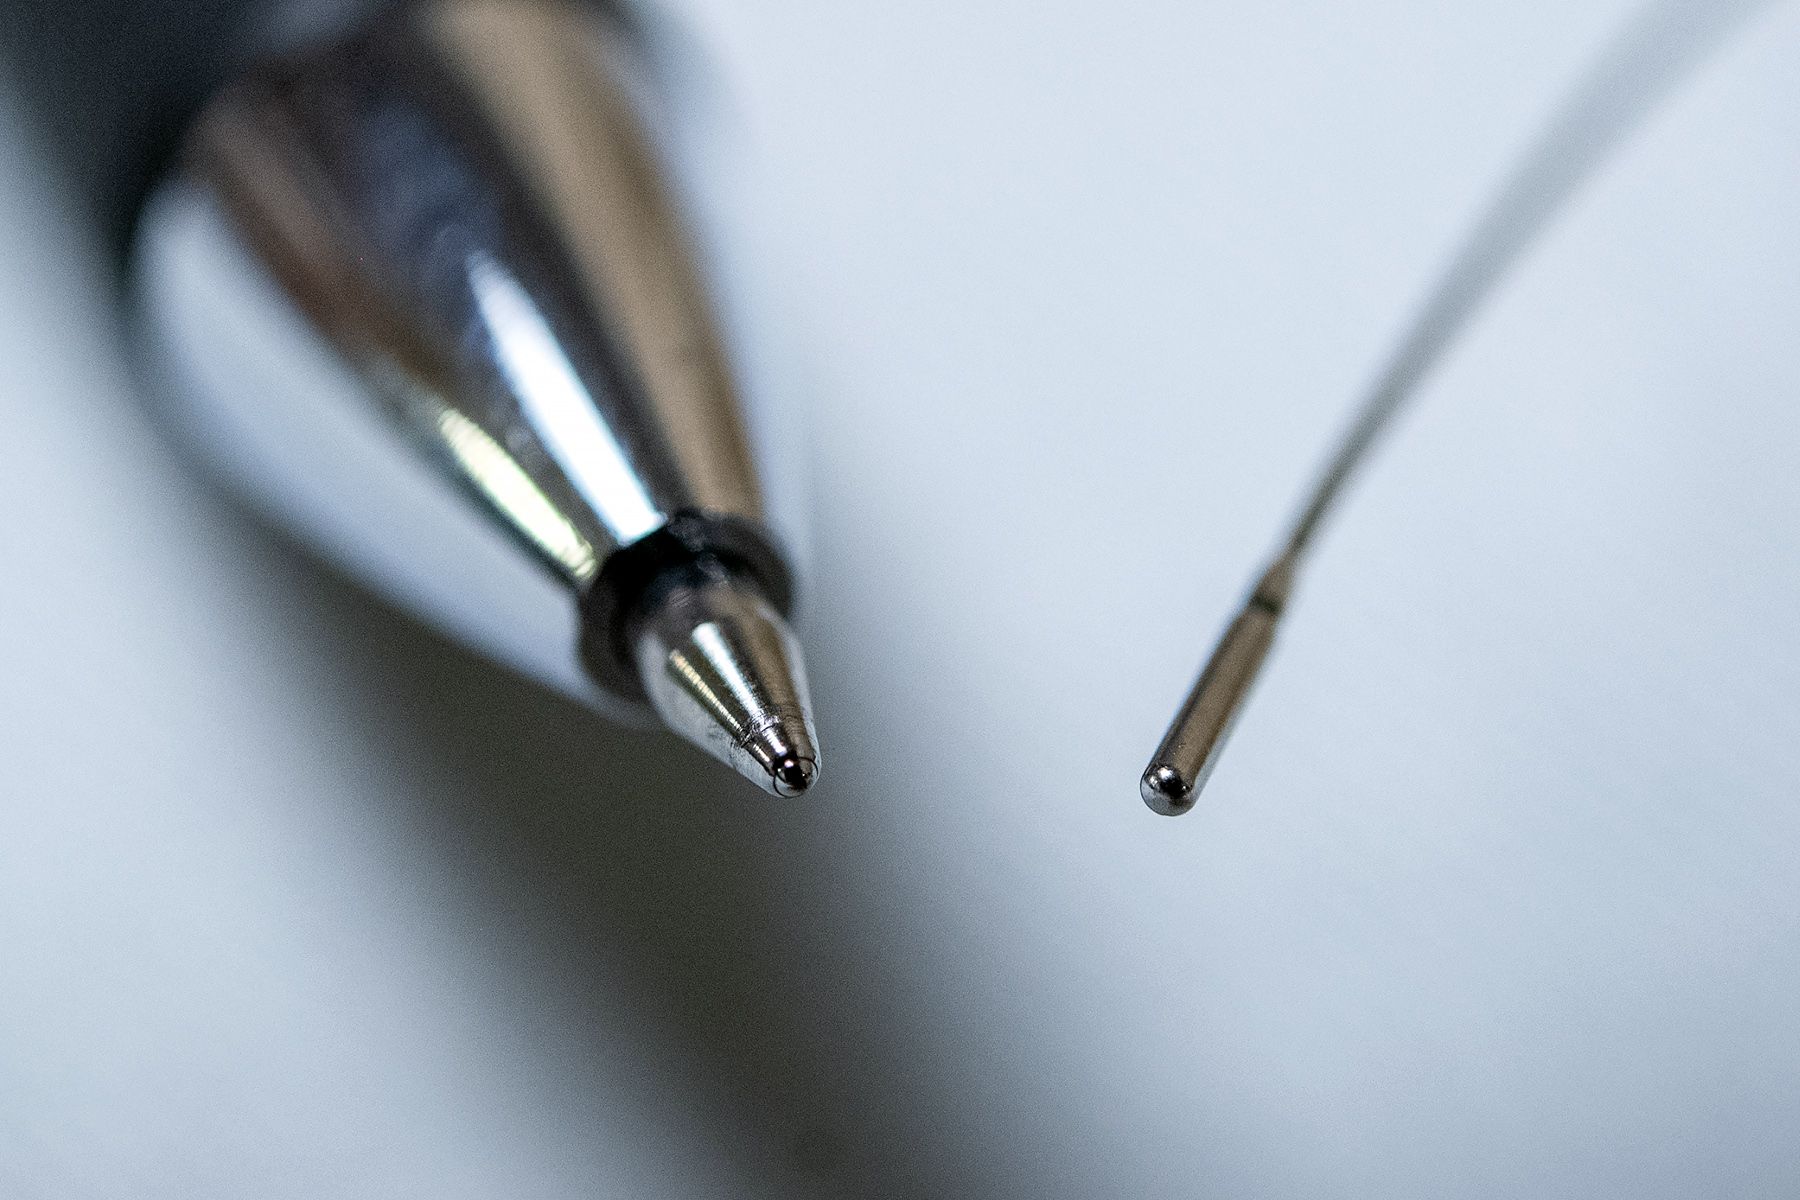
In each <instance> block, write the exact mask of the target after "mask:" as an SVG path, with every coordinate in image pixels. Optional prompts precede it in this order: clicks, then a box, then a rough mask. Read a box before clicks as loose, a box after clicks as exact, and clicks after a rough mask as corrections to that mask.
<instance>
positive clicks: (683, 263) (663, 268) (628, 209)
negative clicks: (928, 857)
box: [131, 0, 820, 796]
mask: <svg viewBox="0 0 1800 1200" xmlns="http://www.w3.org/2000/svg"><path fill="white" fill-rule="evenodd" d="M313 7H314V8H317V7H318V6H313ZM370 7H371V6H368V5H363V6H360V8H359V10H358V11H356V12H355V13H354V14H353V15H352V16H351V17H349V18H348V19H346V18H344V17H343V16H342V15H341V13H339V12H338V11H337V9H333V8H331V6H326V7H325V8H324V9H320V10H319V11H321V12H325V13H327V14H328V15H329V16H330V17H331V19H330V20H325V19H323V18H321V19H319V20H318V21H315V22H313V23H311V24H309V23H308V21H307V20H305V19H300V18H303V17H305V16H307V15H308V12H309V11H310V10H306V9H303V8H301V7H298V6H295V5H287V6H285V8H284V9H283V11H281V12H279V13H277V14H276V15H277V17H278V18H281V19H279V20H275V21H272V22H268V23H267V24H268V27H269V28H272V29H278V30H279V31H280V34H279V38H280V41H281V46H280V48H279V49H277V50H275V51H272V52H267V53H264V54H261V55H258V56H256V57H255V58H254V60H253V61H251V62H250V63H248V64H247V65H245V66H242V67H241V68H236V69H234V72H233V75H232V77H231V78H230V79H229V80H227V81H225V82H224V83H223V85H222V86H220V87H217V88H216V89H213V91H212V94H211V96H210V98H208V99H207V100H206V101H205V102H204V104H203V106H202V107H201V108H200V110H199V111H198V113H197V115H196V116H195V117H194V118H193V119H192V120H191V122H190V123H189V125H188V128H187V131H186V132H185V133H184V134H183V135H182V137H181V139H180V143H179V147H178V149H177V150H176V151H175V154H174V160H175V165H174V167H173V169H171V170H169V171H168V172H167V173H166V175H165V177H164V178H163V180H162V182H161V183H160V184H158V185H157V187H156V188H155V190H154V193H153V195H152V196H151V197H150V198H149V199H148V201H147V202H146V204H145V205H144V207H143V210H142V214H141V216H140V217H139V218H138V220H137V229H136V234H135V239H134V248H133V250H132V252H131V259H132V263H131V288H132V291H133V299H134V304H135V310H136V314H137V318H136V324H137V327H138V328H137V331H136V332H137V336H138V339H139V340H140V341H141V343H142V346H143V350H144V354H145V356H146V359H147V360H148V361H149V362H151V363H152V364H153V368H152V369H153V373H154V374H155V376H156V382H157V387H156V391H157V393H158V394H159V395H160V396H161V398H162V399H161V405H162V411H163V415H164V417H165V418H166V423H167V424H168V425H169V426H170V427H171V428H172V429H174V430H175V431H176V432H177V434H178V435H179V436H180V437H181V438H182V439H183V440H185V441H186V442H188V443H189V444H190V445H191V446H193V447H195V448H196V449H197V450H198V451H199V452H200V454H201V456H202V457H203V458H205V459H207V460H209V461H210V462H211V463H212V464H213V465H214V466H215V467H216V468H217V469H218V470H220V471H221V472H222V473H223V474H224V475H225V476H226V477H227V478H228V479H229V480H230V481H231V482H233V483H234V484H236V485H237V486H238V488H239V489H240V490H241V491H242V493H243V494H244V495H245V496H247V497H248V498H249V499H251V500H252V501H253V502H254V503H256V504H257V505H259V506H260V507H261V508H262V509H263V510H264V511H265V512H267V513H268V514H270V515H272V516H273V517H274V518H275V519H276V520H277V522H278V523H280V524H282V525H285V526H287V527H289V528H290V529H293V530H295V531H297V532H298V533H299V534H300V535H301V536H302V537H303V538H304V539H305V540H306V541H308V542H309V543H311V544H312V545H313V546H315V547H316V548H318V549H320V550H321V551H323V552H324V553H325V554H326V555H327V556H328V557H330V558H332V559H334V560H336V561H337V562H338V563H340V564H342V565H343V566H345V567H346V568H347V569H348V570H349V571H350V572H351V573H352V574H354V575H355V576H357V577H359V578H361V579H362V580H364V581H365V582H367V583H369V584H370V585H372V586H373V587H374V588H375V589H376V590H378V591H379V592H381V593H383V594H385V595H387V596H389V597H391V598H393V599H395V600H397V601H398V602H399V603H401V604H402V605H403V606H405V607H407V608H409V609H411V610H412V611H414V612H415V613H417V614H419V615H421V616H422V617H424V618H425V619H426V620H427V621H429V622H431V623H433V624H434V625H436V626H438V627H440V628H442V629H444V630H445V631H447V632H449V633H450V634H451V635H453V636H454V637H457V638H459V639H461V640H463V641H464V642H466V643H468V644H470V645H472V646H474V647H476V648H477V649H479V650H481V651H483V652H485V653H487V654H488V655H490V656H492V657H494V658H495V659H498V660H500V661H502V662H504V663H507V664H508V665H510V666H512V667H514V668H517V669H518V670H521V671H523V672H525V673H527V674H529V675H531V676H533V677H535V678H537V679H539V680H541V681H543V682H545V683H547V684H548V685H550V686H552V687H554V688H557V689H559V690H561V691H563V692H565V693H567V694H569V695H571V696H573V697H575V698H577V699H579V700H581V701H582V702H584V703H587V704H589V705H591V706H592V707H594V708H595V709H597V710H599V711H600V712H602V713H603V714H605V715H607V716H609V717H612V718H614V719H617V720H620V721H627V722H630V721H634V720H651V721H654V720H660V722H661V723H662V724H663V725H665V726H666V727H667V728H669V729H671V730H673V731H674V732H675V733H677V734H679V735H680V736H682V737H683V738H686V739H687V740H689V741H690V742H693V743H694V744H696V745H697V746H699V747H701V748H702V749H704V750H705V751H707V752H708V753H710V754H712V755H713V756H714V757H716V758H718V759H720V760H721V761H723V762H726V763H728V764H729V765H730V766H732V767H733V768H734V769H735V770H737V771H738V772H739V773H741V774H742V775H744V776H745V777H747V778H749V779H751V780H753V781H754V782H756V783H757V784H758V785H760V786H761V787H763V788H764V789H765V790H767V791H769V792H771V793H774V794H777V795H783V796H791V795H796V794H798V793H800V792H803V791H805V790H806V789H807V788H808V787H810V786H811V785H812V783H813V782H814V780H815V779H816V777H817V774H818V770H819V761H820V760H819V750H818V741H817V737H816V735H815V733H814V729H813V723H812V717H811V713H810V709H809V701H808V697H807V688H806V680H805V676H804V671H803V666H802V662H801V656H800V653H799V650H798V647H797V645H796V643H795V639H794V637H793V636H792V634H791V633H790V631H789V628H788V624H787V615H788V611H789V608H790V604H791V599H792V591H793V585H792V577H791V571H790V567H789V565H788V561H787V559H786V557H785V553H784V551H783V548H782V546H781V543H780V541H779V540H778V538H777V535H776V533H775V532H774V530H773V529H772V523H771V521H770V520H769V519H768V517H767V513H766V505H765V501H764V495H763V489H762V486H761V483H760V481H759V478H758V474H757V470H756V464H755V461H754V458H755V456H754V455H753V453H752V449H751V447H752V437H751V431H750V430H748V429H747V428H746V426H745V423H744V420H743V418H742V414H741V412H740V405H739V402H738V399H737V391H736V387H735V385H734V382H733V378H732V374H731V370H730V367H729V364H728V363H727V361H726V354H725V351H724V349H723V340H722V338H721V337H720V336H719V334H718V333H717V332H716V330H715V327H714V318H713V316H712V314H711V313H710V312H709V308H708V303H707V297H706V294H705V288H704V287H703V284H702V280H701V275H700V273H699V271H698V270H697V269H696V267H695V265H694V263H693V262H692V261H691V258H690V252H689V250H688V248H687V247H688V243H687V240H686V237H685V235H684V232H683V229H682V226H681V222H680V220H679V219H678V214H677V212H676V206H675V204H674V203H673V201H672V199H671V196H670V190H671V189H670V188H669V186H668V184H667V183H666V180H665V175H664V172H663V170H662V169H661V167H660V165H659V161H658V157H657V154H656V151H655V149H654V147H653V146H652V144H651V141H650V139H649V138H647V137H646V135H645V134H644V132H643V125H642V124H641V122H640V118H639V113H638V111H637V110H638V104H639V102H638V99H637V96H636V93H634V92H633V90H632V88H631V83H632V81H633V77H632V75H631V71H632V69H633V67H632V63H631V61H630V53H631V46H630V43H629V40H628V39H626V38H624V37H622V36H621V35H620V33H619V32H618V30H617V29H616V28H615V27H614V26H613V25H612V24H610V23H609V22H608V20H606V19H605V14H604V13H601V12H600V11H598V10H596V9H595V8H594V7H593V6H591V5H587V4H583V3H579V2H578V0H426V2H423V3H412V4H401V5H385V6H374V11H372V12H364V11H361V10H362V9H369V8H370ZM337 8H338V9H341V8H342V6H337ZM284 21H285V24H284V23H283V22H284Z"/></svg>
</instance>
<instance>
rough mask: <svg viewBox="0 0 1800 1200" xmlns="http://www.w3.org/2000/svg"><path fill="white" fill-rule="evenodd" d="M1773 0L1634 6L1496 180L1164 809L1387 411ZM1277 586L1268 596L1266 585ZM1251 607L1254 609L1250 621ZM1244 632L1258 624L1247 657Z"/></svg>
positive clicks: (1286, 560)
mask: <svg viewBox="0 0 1800 1200" xmlns="http://www.w3.org/2000/svg"><path fill="white" fill-rule="evenodd" d="M1771 2H1772V0H1662V2H1660V3H1653V4H1650V5H1648V6H1647V7H1645V8H1644V9H1642V10H1640V11H1639V13H1638V14H1637V16H1636V17H1635V18H1634V19H1633V20H1632V21H1631V22H1630V23H1629V24H1628V25H1627V26H1626V27H1625V28H1624V29H1623V30H1622V31H1621V32H1620V34H1619V35H1618V36H1617V37H1615V38H1614V40H1613V41H1612V43H1611V44H1610V45H1609V46H1608V47H1607V49H1606V50H1605V51H1604V52H1602V54H1601V55H1600V57H1599V59H1598V60H1597V61H1596V62H1595V64H1594V66H1593V67H1592V68H1591V69H1590V70H1589V71H1588V73H1587V74H1586V75H1585V76H1584V77H1583V78H1582V80H1581V81H1580V82H1579V83H1578V84H1577V86H1576V87H1575V88H1574V89H1573V90H1572V91H1571V92H1570V93H1569V94H1568V95H1567V97H1565V99H1564V101H1563V103H1562V104H1561V105H1559V106H1558V107H1557V109H1556V110H1555V112H1554V114H1553V115H1552V117H1551V119H1550V121H1549V123H1548V124H1547V125H1545V126H1544V128H1543V129H1542V130H1541V131H1540V132H1539V134H1538V136H1537V138H1536V139H1535V140H1534V141H1533V142H1532V143H1531V145H1530V146H1528V147H1527V148H1526V151H1525V153H1524V155H1523V156H1522V157H1521V158H1520V159H1519V160H1518V161H1517V163H1516V164H1515V165H1514V167H1513V169H1512V171H1511V172H1510V173H1509V174H1508V175H1507V176H1506V177H1505V178H1504V179H1503V180H1502V181H1501V184H1500V187H1499V189H1498V190H1497V191H1496V192H1495V193H1494V196H1493V198H1492V199H1491V200H1490V201H1489V202H1488V204H1487V207H1486V208H1485V209H1484V210H1483V212H1482V214H1481V216H1480V218H1479V219H1478V220H1477V221H1476V222H1475V224H1474V226H1473V227H1472V228H1471V229H1470V231H1469V234H1468V236H1467V237H1466V238H1465V239H1464V240H1463V242H1462V244H1461V246H1460V247H1459V248H1458V250H1457V251H1456V253H1455V254H1454V255H1453V256H1452V257H1451V259H1450V261H1449V263H1448V264H1447V265H1446V267H1445V269H1444V271H1443V273H1442V274H1441V275H1440V276H1439V277H1438V279H1437V282H1436V284H1435V285H1434V286H1433V288H1432V290H1431V291H1430V292H1429V293H1428V294H1427V295H1426V298H1425V303H1424V304H1423V305H1422V306H1421V307H1420V309H1419V311H1418V313H1417V315H1416V316H1415V317H1414V318H1413V320H1412V323H1411V324H1410V325H1409V326H1408V327H1407V329H1406V331H1405V333H1404V334H1403V335H1402V337H1401V338H1400V341H1399V344H1398V345H1397V346H1396V347H1395V349H1394V351H1393V353H1392V354H1391V355H1390V356H1389V357H1388V358H1387V360H1386V361H1385V363H1384V364H1383V366H1382V368H1381V371H1380V372H1379V373H1378V374H1377V375H1376V376H1375V380H1374V383H1373V384H1372V386H1371V387H1370V388H1369V390H1368V392H1367V393H1365V395H1364V397H1363V400H1362V402H1361V403H1360V404H1359V405H1358V406H1357V408H1356V410H1355V412H1354V414H1353V415H1352V418H1351V420H1350V423H1349V424H1348V425H1347V426H1346V427H1345V429H1344V431H1343V432H1342V433H1341V434H1340V435H1339V438H1338V441H1337V443H1336V445H1335V448H1334V449H1333V450H1332V452H1331V454H1330V456H1329V457H1328V458H1327V459H1326V461H1325V467H1324V469H1323V470H1322V471H1321V472H1320V473H1319V474H1318V476H1317V477H1316V480H1315V482H1314V483H1313V486H1312V489H1311V490H1310V491H1309V492H1308V493H1307V494H1306V498H1305V502H1304V503H1303V504H1302V505H1301V507H1300V509H1299V514H1298V516H1296V518H1295V519H1294V522H1293V524H1292V525H1291V526H1289V528H1288V532H1287V536H1286V537H1285V538H1284V539H1283V541H1282V542H1281V544H1280V546H1281V548H1280V549H1279V551H1278V552H1277V553H1276V555H1275V557H1274V558H1273V560H1272V561H1271V564H1270V565H1269V566H1268V567H1266V568H1265V569H1264V571H1263V572H1262V574H1261V575H1260V576H1259V577H1258V582H1257V584H1256V585H1255V586H1254V587H1253V588H1252V589H1251V593H1250V596H1249V598H1248V599H1247V600H1246V601H1245V602H1244V605H1243V608H1242V609H1241V610H1240V611H1239V614H1238V616H1237V618H1236V619H1234V620H1233V621H1232V623H1231V624H1230V625H1229V626H1228V627H1227V629H1226V633H1225V635H1224V637H1223V638H1222V639H1221V640H1220V642H1219V645H1218V647H1217V649H1215V650H1214V652H1213V655H1212V658H1211V659H1210V660H1209V661H1208V663H1207V666H1206V668H1205V670H1204V671H1203V672H1202V673H1201V676H1200V680H1199V682H1198V683H1196V684H1195V685H1194V689H1193V691H1192V692H1190V693H1189V695H1188V698H1187V701H1186V702H1185V703H1184V704H1183V705H1182V707H1181V710H1180V711H1179V712H1178V713H1177V714H1176V716H1175V720H1174V722H1173V723H1172V724H1171V725H1170V727H1169V732H1168V734H1167V735H1166V736H1165V737H1164V738H1163V742H1162V745H1161V746H1160V747H1159V748H1158V749H1157V752H1156V754H1155V756H1154V757H1152V758H1151V760H1150V765H1149V766H1148V767H1147V768H1146V769H1145V771H1144V775H1143V780H1142V784H1141V787H1140V790H1141V792H1142V794H1143V797H1144V802H1145V803H1146V804H1148V805H1149V806H1150V807H1151V808H1152V809H1153V810H1155V811H1157V812H1159V813H1165V814H1167V815H1170V816H1174V815H1179V814H1180V813H1183V812H1186V811H1187V810H1188V809H1189V808H1192V807H1193V803H1194V799H1195V796H1196V795H1197V793H1198V792H1199V789H1200V787H1201V786H1202V785H1203V784H1204V783H1205V781H1206V778H1207V776H1208V775H1209V774H1210V773H1211V771H1212V768H1213V766H1214V764H1216V762H1217V761H1218V755H1219V752H1220V750H1221V749H1222V748H1223V745H1224V742H1225V738H1226V737H1227V736H1228V735H1229V733H1230V731H1231V726H1232V724H1233V723H1234V721H1235V719H1236V717H1237V714H1238V712H1239V711H1240V710H1241V708H1242V707H1243V703H1244V700H1245V698H1246V697H1247V696H1248V694H1249V690H1250V686H1251V684H1252V683H1253V682H1254V681H1255V679H1256V675H1257V672H1258V670H1259V669H1260V667H1261V665H1262V663H1263V660H1264V658H1265V657H1266V655H1267V653H1268V649H1269V646H1270V645H1271V644H1272V643H1273V640H1274V635H1275V625H1276V623H1277V621H1278V620H1279V618H1280V616H1281V613H1282V611H1283V610H1284V608H1285V606H1286V603H1287V598H1288V593H1289V591H1290V590H1291V588H1292V586H1293V582H1294V578H1295V576H1296V575H1297V574H1298V573H1299V571H1300V569H1301V568H1302V567H1303V566H1304V564H1305V561H1306V554H1307V551H1308V549H1309V547H1310V546H1311V545H1312V542H1313V539H1314V537H1315V536H1316V535H1317V533H1318V531H1319V528H1320V526H1321V525H1323V523H1324V521H1325V518H1326V517H1327V516H1329V515H1330V513H1331V512H1332V511H1333V510H1334V509H1335V507H1336V506H1337V504H1338V502H1339V500H1340V499H1341V498H1342V497H1343V494H1344V491H1345V488H1346V487H1347V485H1348V484H1349V483H1350V481H1351V479H1352V478H1354V477H1355V475H1356V474H1357V472H1358V471H1359V470H1360V469H1361V468H1362V467H1363V465H1364V464H1365V463H1366V462H1367V461H1368V459H1369V455H1370V452H1371V451H1372V450H1373V449H1374V447H1375V445H1376V443H1377V442H1378V441H1379V440H1380V438H1381V437H1382V436H1383V435H1384V434H1386V433H1387V431H1388V430H1389V429H1390V428H1392V426H1393V423H1394V419H1395V417H1396V416H1397V415H1398V414H1399V413H1400V411H1401V410H1402V408H1403V407H1404V406H1405V404H1406V402H1407V401H1408V400H1410V399H1411V398H1412V397H1413V396H1414V395H1415V394H1416V393H1417V391H1418V389H1419V385H1420V383H1421V382H1422V381H1423V380H1424V379H1425V377H1426V376H1427V375H1428V374H1430V372H1431V370H1432V368H1434V367H1435V366H1436V365H1437V364H1438V362H1439V361H1440V360H1441V359H1442V358H1443V357H1444V354H1445V352H1446V351H1447V350H1448V349H1449V348H1450V347H1451V345H1452V344H1454V342H1455V341H1456V338H1457V336H1458V335H1459V334H1460V333H1461V332H1462V331H1463V330H1464V329H1465V328H1466V327H1467V325H1468V323H1469V320H1470V318H1471V317H1473V316H1474V315H1475V313H1476V312H1477V311H1478V310H1479V309H1480V307H1481V305H1482V303H1483V302H1484V301H1485V300H1486V299H1487V298H1488V297H1489V295H1490V294H1492V292H1493V290H1494V287H1495V285H1496V284H1497V283H1498V282H1499V281H1500V280H1501V279H1502V278H1504V277H1505V275H1506V273H1507V272H1508V271H1509V270H1510V269H1511V268H1512V267H1513V266H1514V265H1515V264H1516V263H1517V262H1518V261H1519V260H1520V259H1521V258H1522V257H1523V256H1524V254H1525V253H1526V252H1527V251H1528V250H1529V249H1530V248H1531V246H1532V244H1533V243H1534V242H1535V241H1536V240H1537V239H1538V237H1539V235H1541V234H1542V233H1543V231H1544V230H1545V229H1546V228H1547V227H1548V226H1549V224H1550V223H1551V221H1552V219H1553V218H1554V217H1555V216H1556V214H1557V213H1558V212H1559V211H1560V210H1561V209H1562V207H1563V206H1564V204H1565V203H1566V202H1567V201H1568V199H1569V198H1570V197H1571V196H1572V195H1574V194H1575V192H1576V191H1578V190H1579V189H1580V187H1581V185H1582V184H1583V183H1585V182H1586V181H1587V179H1588V178H1589V177H1590V176H1592V175H1593V173H1594V172H1595V170H1596V169H1597V168H1598V167H1599V166H1600V165H1601V164H1602V163H1604V162H1605V161H1606V160H1607V158H1608V156H1609V155H1610V153H1611V152H1612V151H1613V150H1614V149H1616V148H1617V147H1618V146H1619V145H1620V144H1621V143H1622V142H1624V141H1625V139H1626V137H1627V136H1628V135H1629V134H1630V133H1632V132H1633V130H1635V129H1636V128H1637V127H1638V126H1639V125H1640V124H1641V123H1642V122H1643V120H1644V118H1645V117H1646V116H1647V115H1648V114H1649V113H1650V112H1651V111H1652V109H1654V107H1655V106H1656V103H1657V102H1658V101H1659V100H1661V99H1662V98H1663V97H1664V96H1665V95H1667V94H1668V93H1669V92H1671V91H1673V90H1674V89H1675V87H1676V86H1677V85H1678V84H1680V83H1681V82H1682V81H1683V80H1684V79H1686V78H1687V77H1689V76H1690V75H1691V74H1692V72H1693V71H1694V70H1695V68H1697V67H1698V66H1699V65H1700V63H1701V62H1703V61H1704V60H1705V59H1706V57H1707V56H1708V55H1709V54H1710V53H1711V52H1712V51H1713V50H1714V49H1715V48H1716V47H1717V46H1718V45H1719V44H1720V43H1721V42H1723V41H1724V40H1725V38H1726V36H1727V35H1728V34H1729V33H1731V32H1732V30H1734V29H1735V28H1737V27H1738V26H1739V25H1740V24H1742V23H1743V22H1744V21H1745V20H1746V19H1747V18H1749V17H1750V16H1751V15H1752V14H1754V13H1755V12H1757V11H1758V10H1760V9H1762V8H1765V7H1767V6H1768V5H1769V4H1770V3H1771ZM1272 580H1273V581H1277V582H1278V584H1279V586H1278V587H1277V588H1275V589H1274V590H1273V591H1274V593H1278V594H1272V591H1271V586H1270V584H1271V581H1272ZM1257 614H1261V615H1260V616H1258V615H1257ZM1246 629H1251V630H1254V631H1255V651H1256V652H1255V653H1254V655H1247V654H1246V649H1245V645H1246V644H1245V641H1244V639H1245V637H1246V636H1247V635H1246V633H1245V630H1246Z"/></svg>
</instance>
